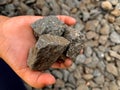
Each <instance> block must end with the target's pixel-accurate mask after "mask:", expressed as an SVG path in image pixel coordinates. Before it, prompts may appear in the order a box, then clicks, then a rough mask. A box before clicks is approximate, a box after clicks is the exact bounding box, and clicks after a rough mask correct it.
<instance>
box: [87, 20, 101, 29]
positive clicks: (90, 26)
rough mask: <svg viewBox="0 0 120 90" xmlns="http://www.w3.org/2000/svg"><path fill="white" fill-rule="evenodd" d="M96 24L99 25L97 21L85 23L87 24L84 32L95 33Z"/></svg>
mask: <svg viewBox="0 0 120 90" xmlns="http://www.w3.org/2000/svg"><path fill="white" fill-rule="evenodd" d="M98 24H99V21H97V20H91V21H87V23H86V24H85V30H86V31H89V30H91V31H95V29H96V28H97V26H98Z"/></svg>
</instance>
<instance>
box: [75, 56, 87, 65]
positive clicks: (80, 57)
mask: <svg viewBox="0 0 120 90" xmlns="http://www.w3.org/2000/svg"><path fill="white" fill-rule="evenodd" d="M85 60H86V57H85V55H83V54H80V55H78V56H77V58H76V60H75V63H76V64H81V63H84V62H85Z"/></svg>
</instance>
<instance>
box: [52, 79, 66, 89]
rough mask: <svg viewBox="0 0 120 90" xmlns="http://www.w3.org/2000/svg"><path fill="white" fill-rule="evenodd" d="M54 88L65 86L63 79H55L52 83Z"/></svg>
mask: <svg viewBox="0 0 120 90" xmlns="http://www.w3.org/2000/svg"><path fill="white" fill-rule="evenodd" d="M54 87H55V88H62V87H65V83H64V81H63V80H61V79H57V80H56V83H55V85H54Z"/></svg>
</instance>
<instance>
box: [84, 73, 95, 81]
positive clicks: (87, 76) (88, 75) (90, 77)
mask: <svg viewBox="0 0 120 90" xmlns="http://www.w3.org/2000/svg"><path fill="white" fill-rule="evenodd" d="M83 78H84V79H85V80H91V79H92V78H93V75H92V74H84V75H83Z"/></svg>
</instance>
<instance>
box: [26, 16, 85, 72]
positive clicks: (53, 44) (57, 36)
mask: <svg viewBox="0 0 120 90" xmlns="http://www.w3.org/2000/svg"><path fill="white" fill-rule="evenodd" d="M31 26H32V29H33V31H34V35H35V36H36V40H37V43H36V45H35V47H33V48H32V49H31V50H30V52H29V57H28V66H29V67H30V68H31V69H33V70H46V69H48V68H49V67H50V66H51V65H52V64H53V63H54V62H55V61H57V60H58V59H60V60H63V61H64V59H65V58H66V57H70V58H71V59H73V60H75V58H76V56H78V55H79V53H80V50H81V49H82V48H83V47H82V46H83V41H84V40H85V37H84V35H83V34H81V33H80V32H79V33H78V32H77V31H75V30H74V29H73V28H69V27H68V26H67V25H65V24H64V23H63V22H61V21H60V20H58V18H57V17H55V16H48V17H45V18H43V19H39V20H37V21H36V22H34V23H33V24H32V25H31ZM69 44H70V45H69ZM66 48H67V49H66ZM43 52H44V53H43Z"/></svg>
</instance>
